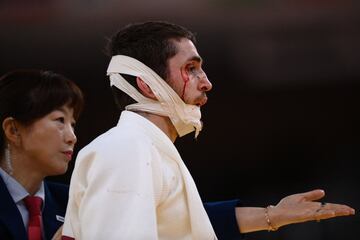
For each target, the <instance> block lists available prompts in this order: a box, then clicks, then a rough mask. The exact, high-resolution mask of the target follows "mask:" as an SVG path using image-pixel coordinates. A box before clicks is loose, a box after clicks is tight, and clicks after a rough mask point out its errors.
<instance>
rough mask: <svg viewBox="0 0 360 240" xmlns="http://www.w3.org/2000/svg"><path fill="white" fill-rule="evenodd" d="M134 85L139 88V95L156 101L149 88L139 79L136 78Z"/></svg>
mask: <svg viewBox="0 0 360 240" xmlns="http://www.w3.org/2000/svg"><path fill="white" fill-rule="evenodd" d="M136 84H137V86H138V87H139V89H140V93H141V94H142V95H144V96H145V97H147V98H151V99H153V100H156V99H157V98H156V96H155V94H154V93H153V91H152V90H151V88H150V87H149V86H148V85H147V84H146V83H145V82H144V81H143V80H142V79H141V78H139V77H136Z"/></svg>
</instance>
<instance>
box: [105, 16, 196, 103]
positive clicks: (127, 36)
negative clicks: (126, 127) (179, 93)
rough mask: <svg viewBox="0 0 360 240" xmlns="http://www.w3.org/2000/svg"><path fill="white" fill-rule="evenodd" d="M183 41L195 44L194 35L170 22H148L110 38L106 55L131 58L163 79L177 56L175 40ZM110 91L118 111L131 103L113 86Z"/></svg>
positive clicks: (131, 26)
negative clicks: (171, 61)
mask: <svg viewBox="0 0 360 240" xmlns="http://www.w3.org/2000/svg"><path fill="white" fill-rule="evenodd" d="M183 38H187V39H189V40H191V41H192V42H193V43H194V44H195V43H196V38H195V34H194V33H192V32H191V31H189V30H187V29H186V28H184V27H182V26H179V25H176V24H173V23H169V22H163V21H151V22H143V23H136V24H129V25H127V26H125V27H124V28H122V29H121V30H120V31H118V32H117V33H115V34H114V35H113V36H112V37H111V38H110V40H109V43H108V46H107V52H108V55H110V56H115V55H126V56H129V57H133V58H135V59H137V60H139V61H140V62H142V63H144V64H145V65H146V66H148V67H150V68H151V69H152V70H154V71H155V72H156V73H157V74H158V75H159V76H160V77H162V78H163V79H164V80H166V79H167V76H168V60H169V59H170V58H171V57H173V56H175V55H176V54H177V53H178V49H177V48H176V45H175V44H174V41H180V40H181V39H183ZM126 79H127V80H128V81H129V83H130V84H132V85H133V86H135V87H136V84H135V81H132V80H131V78H129V77H128V76H127V78H126ZM132 79H133V78H132ZM112 90H113V94H114V98H115V102H116V103H117V105H118V106H119V108H121V109H122V108H123V107H125V106H126V105H128V104H130V103H133V102H134V101H133V100H132V99H131V98H130V97H128V95H126V94H125V93H123V92H122V91H120V90H118V89H117V88H116V87H112Z"/></svg>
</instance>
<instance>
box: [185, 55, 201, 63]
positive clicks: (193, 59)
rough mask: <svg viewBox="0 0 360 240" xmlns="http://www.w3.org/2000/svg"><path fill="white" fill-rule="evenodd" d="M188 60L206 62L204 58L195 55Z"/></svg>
mask: <svg viewBox="0 0 360 240" xmlns="http://www.w3.org/2000/svg"><path fill="white" fill-rule="evenodd" d="M188 61H195V62H198V63H204V60H203V59H202V58H201V57H200V56H193V57H191V58H189V59H188Z"/></svg>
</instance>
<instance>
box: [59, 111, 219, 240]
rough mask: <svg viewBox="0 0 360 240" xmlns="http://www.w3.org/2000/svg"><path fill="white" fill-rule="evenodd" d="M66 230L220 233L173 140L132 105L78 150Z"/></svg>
mask: <svg viewBox="0 0 360 240" xmlns="http://www.w3.org/2000/svg"><path fill="white" fill-rule="evenodd" d="M63 235H64V236H69V237H74V238H75V239H77V240H79V239H85V240H91V239H94V240H95V239H96V240H99V239H107V240H112V239H126V240H132V239H134V240H142V239H144V240H151V239H169V240H175V239H199V240H207V239H209V240H210V239H211V240H213V239H216V236H215V233H214V230H213V228H212V226H211V223H210V221H209V218H208V216H207V214H206V211H205V209H204V207H203V205H202V201H201V199H200V196H199V194H198V192H197V189H196V186H195V184H194V182H193V179H192V177H191V175H190V173H189V172H188V170H187V168H186V166H185V165H184V163H183V161H182V159H181V157H180V155H179V153H178V151H177V150H176V148H175V146H174V144H173V143H172V142H171V141H170V139H169V138H168V137H167V136H166V135H165V133H163V132H162V131H161V130H160V129H159V128H158V127H157V126H155V125H154V124H153V123H151V122H150V121H148V120H147V119H145V118H143V117H142V116H140V115H138V114H136V113H133V112H130V111H124V112H122V114H121V117H120V120H119V123H118V125H117V126H116V127H114V128H112V129H110V130H109V131H107V132H106V133H104V134H103V135H101V136H99V137H98V138H96V139H95V140H94V141H93V142H92V143H90V144H89V145H88V146H86V147H85V148H83V149H82V150H81V151H80V152H79V154H78V157H77V159H76V165H75V169H74V172H73V175H72V178H71V184H70V196H69V203H68V207H67V212H66V216H65V224H64V229H63Z"/></svg>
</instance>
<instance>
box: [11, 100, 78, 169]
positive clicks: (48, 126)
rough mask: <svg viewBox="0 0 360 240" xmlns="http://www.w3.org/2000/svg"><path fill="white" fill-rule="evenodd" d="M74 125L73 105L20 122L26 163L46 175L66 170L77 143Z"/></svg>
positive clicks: (23, 155)
mask: <svg viewBox="0 0 360 240" xmlns="http://www.w3.org/2000/svg"><path fill="white" fill-rule="evenodd" d="M74 125H75V120H74V117H73V109H71V108H69V107H68V106H63V107H61V108H59V109H56V110H54V111H52V112H50V113H49V114H47V115H46V116H44V117H42V118H40V119H38V120H36V121H35V122H34V123H32V124H31V125H29V126H23V127H21V126H20V137H21V141H20V148H21V154H22V156H21V158H23V160H24V161H23V164H24V167H27V168H28V169H31V170H32V171H37V172H38V173H40V174H41V175H43V176H52V175H59V174H63V173H65V172H66V170H67V168H68V163H69V161H70V160H71V158H72V154H73V149H74V145H75V143H76V136H75V133H74ZM14 157H16V156H14ZM26 165H27V166H26Z"/></svg>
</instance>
